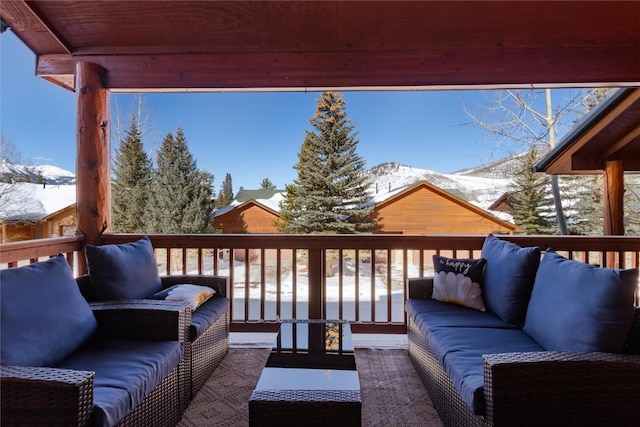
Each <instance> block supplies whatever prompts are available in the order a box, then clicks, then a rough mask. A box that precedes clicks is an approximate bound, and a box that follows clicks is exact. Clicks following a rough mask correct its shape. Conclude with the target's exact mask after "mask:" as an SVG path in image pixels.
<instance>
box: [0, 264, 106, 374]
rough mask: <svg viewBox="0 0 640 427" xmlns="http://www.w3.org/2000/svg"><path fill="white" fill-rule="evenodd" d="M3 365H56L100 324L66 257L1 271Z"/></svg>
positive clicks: (0, 331) (0, 349) (0, 348)
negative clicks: (83, 294) (84, 296)
mask: <svg viewBox="0 0 640 427" xmlns="http://www.w3.org/2000/svg"><path fill="white" fill-rule="evenodd" d="M0 286H1V288H0V289H1V291H0V295H1V297H0V306H1V310H0V351H1V357H0V360H1V361H2V364H3V365H19V366H54V365H55V364H56V363H58V362H60V361H61V360H62V359H64V358H65V357H67V356H69V355H70V354H71V353H73V352H74V351H76V350H77V349H78V348H79V347H80V346H81V345H82V344H83V343H84V342H85V341H86V340H87V339H89V337H91V336H92V335H93V333H94V332H95V331H96V329H97V322H96V318H95V317H94V315H93V312H92V311H91V308H90V307H89V304H88V303H87V301H86V300H85V299H84V298H83V297H82V295H81V294H80V290H79V289H78V285H77V283H76V281H75V279H74V278H73V273H72V271H71V268H70V267H69V264H68V263H67V260H66V259H65V257H64V256H62V255H58V256H56V257H54V258H51V259H49V260H47V261H42V262H38V263H35V264H31V265H27V266H24V267H19V268H9V269H4V270H1V271H0Z"/></svg>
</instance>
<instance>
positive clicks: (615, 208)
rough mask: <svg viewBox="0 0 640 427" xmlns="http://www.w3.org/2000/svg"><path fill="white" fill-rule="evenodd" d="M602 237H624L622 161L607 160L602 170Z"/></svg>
mask: <svg viewBox="0 0 640 427" xmlns="http://www.w3.org/2000/svg"><path fill="white" fill-rule="evenodd" d="M603 185H604V235H605V236H609V235H614V236H623V235H624V222H623V218H624V209H623V206H624V205H623V199H624V167H623V165H622V160H609V161H607V162H606V165H605V169H604V179H603Z"/></svg>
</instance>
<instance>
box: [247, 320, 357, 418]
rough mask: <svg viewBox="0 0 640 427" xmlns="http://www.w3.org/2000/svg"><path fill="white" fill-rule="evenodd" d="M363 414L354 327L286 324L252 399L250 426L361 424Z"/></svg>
mask: <svg viewBox="0 0 640 427" xmlns="http://www.w3.org/2000/svg"><path fill="white" fill-rule="evenodd" d="M361 413H362V403H361V400H360V380H359V377H358V371H357V367H356V363H355V354H354V351H353V343H352V341H351V330H350V328H349V324H348V323H346V322H343V321H328V320H327V321H325V320H295V321H285V322H283V323H282V324H281V326H280V331H279V333H278V338H277V339H276V344H275V345H274V347H273V349H272V351H271V354H270V355H269V359H268V360H267V363H266V366H265V368H264V370H263V371H262V374H261V375H260V379H259V380H258V384H257V385H256V388H255V390H254V391H253V393H252V394H251V398H250V400H249V425H250V426H252V427H255V426H294V425H295V426H298V425H305V426H327V425H340V426H360V425H361Z"/></svg>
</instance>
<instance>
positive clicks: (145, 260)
mask: <svg viewBox="0 0 640 427" xmlns="http://www.w3.org/2000/svg"><path fill="white" fill-rule="evenodd" d="M86 256H87V265H88V267H89V278H90V279H91V287H92V288H93V290H94V292H95V294H96V297H97V299H98V300H101V301H105V300H130V299H139V298H150V297H151V296H152V295H153V294H155V293H156V292H158V291H160V290H161V289H162V282H161V280H160V274H159V273H158V265H157V264H156V258H155V255H154V253H153V246H152V245H151V240H149V238H148V237H146V236H145V237H143V238H142V239H140V240H138V241H137V242H133V243H123V244H118V245H102V246H93V245H87V246H86Z"/></svg>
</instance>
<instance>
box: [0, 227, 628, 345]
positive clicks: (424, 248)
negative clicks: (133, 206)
mask: <svg viewBox="0 0 640 427" xmlns="http://www.w3.org/2000/svg"><path fill="white" fill-rule="evenodd" d="M139 237H141V235H133V234H108V235H104V236H103V243H105V244H108V243H123V242H130V241H134V240H136V239H138V238H139ZM149 237H150V238H151V240H152V242H153V246H154V248H155V250H156V257H157V260H158V265H159V268H160V272H161V274H163V275H172V274H216V275H224V276H228V277H229V278H230V283H231V286H230V289H229V297H230V299H231V304H232V311H231V313H232V330H234V331H266V330H273V328H274V326H275V325H276V324H277V321H278V319H284V318H329V319H345V320H348V321H350V322H351V323H352V329H353V330H354V332H360V333H362V332H376V333H391V332H398V333H404V332H406V318H405V313H404V301H405V296H406V289H405V283H406V280H405V279H406V278H407V277H412V276H425V275H430V274H432V272H433V264H432V256H433V255H434V254H438V255H442V256H449V257H458V258H478V257H479V256H480V250H481V248H482V243H483V242H484V238H485V236H459V235H458V236H452V235H281V234H277V235H258V234H245V235H220V234H213V235H150V236H149ZM500 238H503V239H505V240H509V241H512V242H514V243H517V244H519V245H521V246H539V247H540V248H541V249H542V250H546V249H547V248H553V249H554V250H556V251H557V252H559V253H561V254H562V255H564V256H566V257H568V258H570V259H575V260H579V261H582V262H589V263H592V264H598V265H600V266H603V267H615V268H630V267H638V266H639V265H640V237H626V236H610V237H585V236H500ZM81 248H82V238H81V237H64V238H56V239H41V240H33V241H27V242H17V243H8V244H4V245H0V263H1V264H0V268H7V267H15V266H18V265H22V264H26V263H30V262H35V261H38V260H40V259H45V258H47V257H49V256H52V255H56V254H58V253H60V252H62V253H65V254H66V256H67V259H68V260H69V262H70V264H71V265H72V266H77V262H78V257H77V254H78V251H79V250H81ZM637 303H638V295H636V304H637Z"/></svg>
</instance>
